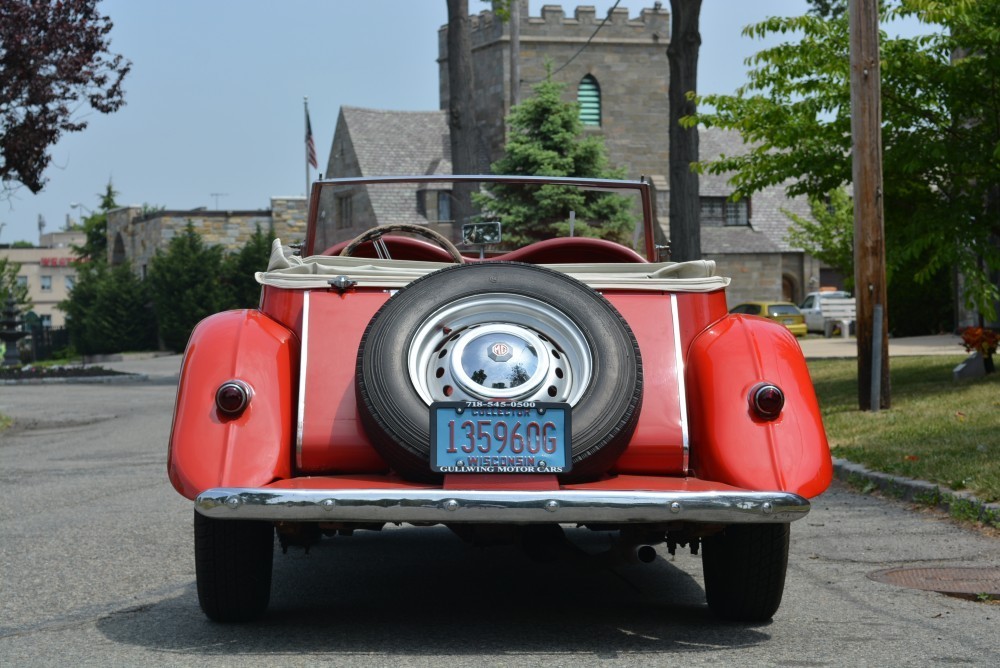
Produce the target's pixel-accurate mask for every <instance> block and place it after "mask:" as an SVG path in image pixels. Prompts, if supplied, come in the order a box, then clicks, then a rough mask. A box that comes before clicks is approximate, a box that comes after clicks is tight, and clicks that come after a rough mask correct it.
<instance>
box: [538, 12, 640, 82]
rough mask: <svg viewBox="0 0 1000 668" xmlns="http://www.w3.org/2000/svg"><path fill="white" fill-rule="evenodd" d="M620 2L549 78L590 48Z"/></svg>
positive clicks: (540, 80)
mask: <svg viewBox="0 0 1000 668" xmlns="http://www.w3.org/2000/svg"><path fill="white" fill-rule="evenodd" d="M621 1H622V0H615V4H614V5H612V6H611V9H609V10H608V13H607V15H606V16H605V17H604V19H603V20H602V21H601V22H600V23H598V24H597V27H596V28H594V32H592V33H591V34H590V37H588V38H587V41H586V42H585V43H584V45H583V46H581V47H580V49H579V50H578V51H577V52H576V53H574V54H573V55H572V56H571V57H570V59H569V60H567V61H566V62H565V63H563V64H562V65H560V66H559V67H558V68H557V69H555V70H553V71H552V74H550V75H549V76H552V75H554V74H559V73H560V72H561V71H563V70H564V69H565V68H566V67H567V66H568V65H569V64H570V63H572V62H573V61H574V60H576V57H577V56H579V55H580V54H581V53H583V52H584V51H585V50H586V49H587V47H588V46H590V43H591V42H593V41H594V38H595V37H597V33H599V32H600V31H601V28H603V27H604V24H605V23H607V22H608V19H610V18H611V13H612V12H613V11H615V9H617V8H618V5H619V4H620V3H621ZM522 81H523V83H541V82H542V81H545V79H538V80H536V81H525V80H522Z"/></svg>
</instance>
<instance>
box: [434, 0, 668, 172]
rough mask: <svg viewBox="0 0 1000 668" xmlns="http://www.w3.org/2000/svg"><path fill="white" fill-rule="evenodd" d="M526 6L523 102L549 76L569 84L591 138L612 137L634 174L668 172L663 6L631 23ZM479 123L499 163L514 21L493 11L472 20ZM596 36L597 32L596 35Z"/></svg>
mask: <svg viewBox="0 0 1000 668" xmlns="http://www.w3.org/2000/svg"><path fill="white" fill-rule="evenodd" d="M518 1H519V2H520V3H521V5H520V20H519V22H518V25H519V28H520V30H519V33H520V58H519V59H518V62H519V63H520V70H521V76H520V79H521V99H522V100H523V99H525V98H527V97H529V96H530V95H531V94H532V93H531V86H532V84H534V83H537V82H539V81H541V80H542V79H544V77H545V75H546V63H551V66H552V69H553V79H554V80H555V81H558V82H561V83H564V84H566V89H565V93H564V95H565V99H566V100H567V101H573V102H576V101H580V102H582V103H583V104H584V105H585V112H584V117H585V126H584V127H585V132H588V133H598V134H600V135H602V136H603V137H604V142H605V145H606V146H607V149H608V157H609V159H610V161H611V164H612V165H613V166H616V167H624V168H625V169H626V171H627V175H628V177H629V178H638V177H639V176H640V175H643V174H644V175H647V176H651V175H660V174H666V173H667V152H668V133H667V121H668V108H667V105H668V100H667V87H668V81H669V67H668V63H667V45H668V41H669V36H670V15H669V13H668V12H667V11H666V10H665V9H663V8H662V6H661V3H660V2H656V3H655V5H654V6H653V7H652V8H649V9H643V10H642V12H641V13H640V16H639V17H638V18H636V19H630V18H629V15H628V9H624V8H622V9H616V10H614V11H613V12H612V13H611V14H610V16H608V18H607V21H606V22H605V23H604V25H603V26H601V28H600V30H597V28H598V26H599V25H600V24H601V21H602V20H604V17H603V16H602V17H598V16H597V15H596V10H595V9H594V7H592V6H584V7H578V8H577V9H576V11H575V12H574V15H573V17H572V18H570V17H567V16H566V15H565V13H564V11H563V9H562V7H560V6H558V5H545V6H543V7H542V9H541V16H531V15H530V13H529V7H528V1H527V0H518ZM471 24H472V25H471V32H472V35H471V37H472V57H473V70H474V77H475V93H474V98H475V100H476V117H477V123H478V124H479V126H480V127H481V128H482V130H483V132H482V142H483V143H482V146H481V147H480V151H481V153H482V154H483V156H484V158H485V160H484V163H488V162H492V161H494V160H496V159H498V158H499V157H500V156H501V155H502V154H503V144H504V137H505V127H506V126H505V122H504V119H505V118H506V116H507V114H508V113H509V112H510V106H511V105H510V97H511V96H510V89H511V82H510V49H511V30H510V25H508V24H507V23H505V22H503V21H502V20H501V19H500V18H498V17H497V16H496V15H495V14H494V13H493V12H491V11H485V12H481V13H480V14H479V15H478V16H474V17H471ZM595 30H596V32H595ZM438 53H439V58H438V64H439V67H440V75H439V82H440V100H441V109H447V108H448V26H443V27H442V28H441V29H440V30H439V31H438Z"/></svg>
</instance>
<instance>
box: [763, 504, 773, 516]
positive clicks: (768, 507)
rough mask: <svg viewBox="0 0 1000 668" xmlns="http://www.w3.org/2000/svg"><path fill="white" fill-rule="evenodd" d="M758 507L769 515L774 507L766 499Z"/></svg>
mask: <svg viewBox="0 0 1000 668" xmlns="http://www.w3.org/2000/svg"><path fill="white" fill-rule="evenodd" d="M760 509H761V510H762V511H763V512H764V514H765V515H770V514H771V513H772V512H773V511H774V507H773V506H771V504H770V503H768V502H766V501H765V502H764V504H763V505H762V506H761V507H760Z"/></svg>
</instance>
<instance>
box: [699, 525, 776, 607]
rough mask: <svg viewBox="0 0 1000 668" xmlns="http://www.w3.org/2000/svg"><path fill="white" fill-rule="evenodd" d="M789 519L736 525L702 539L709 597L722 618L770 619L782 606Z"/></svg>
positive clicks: (706, 593)
mask: <svg viewBox="0 0 1000 668" xmlns="http://www.w3.org/2000/svg"><path fill="white" fill-rule="evenodd" d="M788 540H789V525H788V524H734V525H730V526H728V527H726V528H725V530H723V531H722V532H720V533H717V534H715V535H712V536H709V537H707V538H704V539H703V540H702V548H703V555H702V567H703V570H704V574H705V597H706V598H707V599H708V607H709V610H711V611H712V613H713V614H714V615H715V616H717V617H720V618H722V619H726V620H731V621H740V622H764V621H767V620H769V619H771V617H773V616H774V613H775V612H777V610H778V606H780V605H781V595H782V592H783V591H784V588H785V571H786V570H787V567H788Z"/></svg>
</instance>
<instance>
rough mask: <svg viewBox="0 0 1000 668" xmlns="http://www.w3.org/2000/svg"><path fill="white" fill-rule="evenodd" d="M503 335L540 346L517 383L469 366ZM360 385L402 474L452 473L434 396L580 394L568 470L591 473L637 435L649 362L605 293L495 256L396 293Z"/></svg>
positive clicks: (361, 403) (370, 425) (581, 475)
mask: <svg viewBox="0 0 1000 668" xmlns="http://www.w3.org/2000/svg"><path fill="white" fill-rule="evenodd" d="M497 340H502V341H505V342H507V343H508V344H509V345H510V346H511V347H513V348H515V349H516V348H518V347H521V348H530V350H531V356H530V358H531V361H530V362H529V363H528V364H527V365H521V366H519V368H518V369H517V371H516V374H515V375H517V376H518V381H517V382H508V383H499V384H498V383H492V382H490V381H491V379H489V378H486V377H485V374H484V372H483V370H482V369H481V368H477V369H476V370H475V371H471V367H470V368H468V369H467V368H466V367H469V363H468V359H469V357H470V356H472V357H475V356H476V355H477V354H478V353H484V352H485V350H479V349H480V348H483V349H484V348H485V347H486V346H488V345H491V344H493V343H495V342H496V341H497ZM460 351H461V352H460ZM463 360H465V361H464V362H463ZM476 366H477V367H481V366H484V365H482V364H481V361H478V360H477V364H476ZM485 366H489V365H488V364H487V365H485ZM508 372H509V369H508ZM505 373H507V372H505ZM507 378H510V376H509V375H508V376H507ZM504 385H506V387H505V389H499V390H498V389H496V388H497V386H504ZM356 389H357V396H358V409H359V412H360V417H361V422H362V424H363V425H364V427H365V429H366V431H367V433H368V436H369V438H370V439H371V441H372V444H373V446H374V447H375V448H376V450H378V452H379V453H380V454H381V455H382V456H383V457H384V458H385V459H386V461H387V462H388V463H389V464H390V466H392V468H393V469H395V470H396V471H397V472H398V473H399V474H400V475H402V476H404V477H406V478H410V479H416V480H430V481H433V480H438V479H440V474H437V473H434V472H432V471H431V469H430V465H429V462H430V410H429V406H430V404H431V402H434V401H458V400H465V399H479V400H487V401H489V400H497V399H504V400H511V401H552V402H565V403H568V404H570V406H571V407H572V419H571V430H572V433H571V443H572V462H573V464H572V470H571V472H569V473H568V474H565V475H564V476H563V479H564V480H582V479H588V478H593V477H596V476H598V475H600V474H601V473H604V472H605V471H607V469H608V468H609V467H611V466H612V465H613V464H614V462H615V461H616V460H617V458H618V457H619V455H621V453H622V452H623V451H624V450H625V448H626V446H627V445H628V442H629V440H630V439H631V437H632V433H633V432H634V431H635V426H636V423H637V422H638V420H639V408H640V405H641V402H642V362H641V359H640V356H639V346H638V344H637V342H636V340H635V336H634V335H633V334H632V331H631V329H629V326H628V324H627V323H626V322H625V320H624V318H622V316H621V314H620V313H618V311H617V310H616V309H615V308H614V306H612V305H611V303H610V302H608V301H607V300H606V299H605V298H604V297H603V296H602V295H600V294H598V293H597V292H595V291H594V290H592V289H591V288H589V287H587V286H586V285H584V284H583V283H580V282H579V281H577V280H576V279H573V278H571V277H569V276H567V275H566V274H563V273H560V272H557V271H553V270H550V269H545V268H542V267H538V266H534V265H529V264H520V263H511V262H487V263H481V264H471V265H457V266H454V267H449V268H446V269H442V270H441V271H438V272H435V273H433V274H429V275H427V276H425V277H423V278H421V279H418V280H416V281H414V282H413V283H411V284H410V285H408V286H407V287H406V288H404V289H402V290H400V291H399V292H397V293H396V294H395V295H393V296H392V297H391V298H390V299H389V300H388V301H387V302H386V303H385V304H384V305H383V306H382V308H381V309H379V311H378V312H377V313H376V314H375V316H374V317H373V318H372V320H371V322H370V323H369V324H368V327H367V329H366V330H365V333H364V336H363V338H362V340H361V346H360V350H359V352H358V361H357V378H356Z"/></svg>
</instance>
